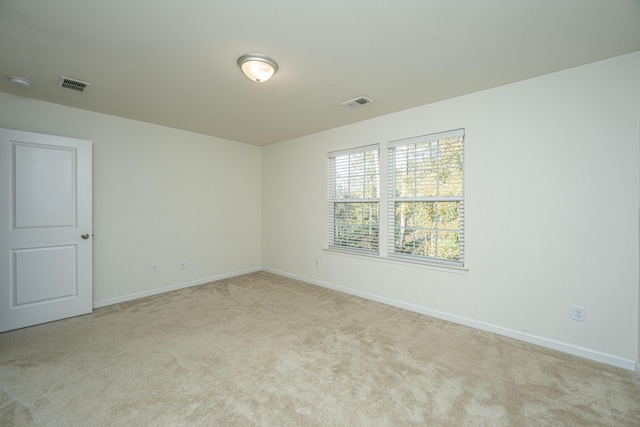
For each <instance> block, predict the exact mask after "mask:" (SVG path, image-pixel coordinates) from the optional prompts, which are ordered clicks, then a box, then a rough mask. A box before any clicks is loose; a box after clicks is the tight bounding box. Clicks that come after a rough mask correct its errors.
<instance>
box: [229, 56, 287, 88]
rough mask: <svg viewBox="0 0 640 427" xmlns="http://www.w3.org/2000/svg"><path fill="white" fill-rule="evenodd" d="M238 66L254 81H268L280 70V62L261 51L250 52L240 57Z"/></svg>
mask: <svg viewBox="0 0 640 427" xmlns="http://www.w3.org/2000/svg"><path fill="white" fill-rule="evenodd" d="M238 67H240V69H241V70H242V72H243V73H244V75H245V76H247V77H248V78H249V79H251V80H253V81H254V82H259V83H261V82H266V81H267V80H269V79H270V78H271V76H273V75H274V74H275V73H276V71H278V64H277V63H276V61H274V60H273V59H271V58H269V57H268V56H265V55H262V54H260V53H248V54H246V55H242V56H241V57H240V58H238Z"/></svg>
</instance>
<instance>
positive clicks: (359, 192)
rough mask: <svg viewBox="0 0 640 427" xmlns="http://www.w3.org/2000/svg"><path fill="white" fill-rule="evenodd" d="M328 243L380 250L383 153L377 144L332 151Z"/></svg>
mask: <svg viewBox="0 0 640 427" xmlns="http://www.w3.org/2000/svg"><path fill="white" fill-rule="evenodd" d="M328 157H329V191H328V194H329V203H328V207H329V246H330V247H334V248H339V249H347V250H355V251H366V252H375V253H377V252H378V248H379V232H380V214H379V212H380V209H379V204H380V194H379V191H380V190H379V189H380V155H379V148H378V146H377V145H372V146H367V147H360V148H356V149H352V150H344V151H338V152H333V153H329V155H328Z"/></svg>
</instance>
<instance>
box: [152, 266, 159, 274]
mask: <svg viewBox="0 0 640 427" xmlns="http://www.w3.org/2000/svg"><path fill="white" fill-rule="evenodd" d="M151 272H152V273H157V272H158V264H151Z"/></svg>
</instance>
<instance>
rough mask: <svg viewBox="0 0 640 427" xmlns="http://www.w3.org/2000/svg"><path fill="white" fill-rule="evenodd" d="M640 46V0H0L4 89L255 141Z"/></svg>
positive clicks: (0, 87)
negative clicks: (83, 85) (79, 88)
mask: <svg viewBox="0 0 640 427" xmlns="http://www.w3.org/2000/svg"><path fill="white" fill-rule="evenodd" d="M638 50H640V0H323V1H304V0H271V1H263V0H243V1H230V0H188V1H186V0H185V1H179V0H56V1H51V0H0V74H1V75H3V76H7V75H17V76H21V77H24V78H27V79H29V80H31V82H32V86H31V87H30V88H28V89H20V88H16V87H14V86H11V85H10V84H9V81H8V80H7V79H6V78H4V77H3V78H0V91H2V92H8V93H12V94H16V95H20V96H26V97H30V98H36V99H41V100H45V101H50V102H54V103H58V104H64V105H69V106H72V107H77V108H83V109H87V110H92V111H98V112H102V113H107V114H112V115H116V116H121V117H127V118H130V119H135V120H141V121H145V122H150V123H157V124H161V125H165V126H171V127H174V128H178V129H185V130H189V131H193V132H198V133H202V134H207V135H212V136H217V137H222V138H227V139H231V140H235V141H241V142H247V143H250V144H256V145H265V144H270V143H273V142H277V141H282V140H286V139H290V138H293V137H298V136H303V135H308V134H311V133H315V132H319V131H322V130H325V129H330V128H334V127H337V126H341V125H345V124H349V123H353V122H356V121H360V120H364V119H367V118H371V117H375V116H380V115H384V114H388V113H392V112H396V111H400V110H404V109H407V108H411V107H415V106H418V105H423V104H428V103H431V102H435V101H438V100H442V99H447V98H451V97H455V96H459V95H463V94H467V93H471V92H476V91H479V90H483V89H488V88H491V87H496V86H500V85H504V84H507V83H511V82H515V81H519V80H523V79H527V78H531V77H535V76H539V75H542V74H546V73H550V72H554V71H558V70H562V69H566V68H570V67H574V66H578V65H582V64H586V63H589V62H594V61H598V60H601V59H606V58H610V57H614V56H618V55H622V54H625V53H630V52H634V51H638ZM250 52H259V53H263V54H266V55H269V56H271V57H272V58H274V59H275V60H276V61H277V62H278V64H279V66H280V69H279V71H278V73H277V74H276V75H275V76H274V77H273V78H272V79H271V80H269V81H268V82H265V83H262V84H259V83H255V82H252V81H250V80H249V79H247V78H246V77H244V75H243V74H242V73H241V71H240V70H239V68H238V67H237V65H236V59H237V58H238V57H239V56H240V55H242V54H245V53H250ZM59 76H67V77H71V78H75V79H78V80H82V81H86V82H89V83H91V86H90V88H89V90H88V91H87V92H86V93H77V92H73V91H69V90H65V89H61V88H59V87H57V83H58V79H59ZM360 95H365V96H367V97H370V98H372V99H373V100H374V101H375V102H374V103H373V104H369V105H366V106H364V107H362V108H360V109H357V110H349V109H347V108H345V107H342V106H341V105H340V103H341V102H343V101H346V100H349V99H352V98H355V97H357V96H360ZM427 119H428V118H425V120H427Z"/></svg>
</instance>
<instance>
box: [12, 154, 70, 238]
mask: <svg viewBox="0 0 640 427" xmlns="http://www.w3.org/2000/svg"><path fill="white" fill-rule="evenodd" d="M13 148H14V153H13V155H14V165H13V167H14V175H15V182H14V185H15V189H14V197H15V213H14V220H15V227H16V228H25V227H56V226H68V227H73V226H75V225H76V216H75V201H76V195H75V182H74V181H75V179H74V177H75V174H76V171H75V150H73V149H59V148H57V147H47V146H41V145H26V144H14V146H13Z"/></svg>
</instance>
